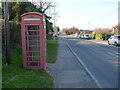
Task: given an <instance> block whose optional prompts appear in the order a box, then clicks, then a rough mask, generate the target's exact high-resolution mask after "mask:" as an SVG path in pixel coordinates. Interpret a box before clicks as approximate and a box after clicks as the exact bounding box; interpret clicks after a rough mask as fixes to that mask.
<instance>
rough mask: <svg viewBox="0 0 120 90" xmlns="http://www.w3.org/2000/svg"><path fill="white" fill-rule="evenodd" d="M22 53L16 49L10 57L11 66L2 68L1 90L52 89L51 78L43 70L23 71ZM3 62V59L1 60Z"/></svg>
mask: <svg viewBox="0 0 120 90" xmlns="http://www.w3.org/2000/svg"><path fill="white" fill-rule="evenodd" d="M21 53H22V51H21V49H20V48H19V49H16V51H15V52H14V53H12V55H11V65H10V66H5V62H3V68H2V78H3V82H2V87H3V88H52V87H53V85H54V84H53V78H52V77H51V76H50V75H49V74H48V73H47V72H45V71H44V70H30V69H24V68H23V66H22V54H21ZM3 61H5V58H3Z"/></svg>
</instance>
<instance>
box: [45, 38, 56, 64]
mask: <svg viewBox="0 0 120 90" xmlns="http://www.w3.org/2000/svg"><path fill="white" fill-rule="evenodd" d="M57 48H58V41H57V40H47V62H48V63H55V62H56V60H57V50H58V49H57Z"/></svg>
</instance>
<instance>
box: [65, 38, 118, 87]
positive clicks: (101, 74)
mask: <svg viewBox="0 0 120 90" xmlns="http://www.w3.org/2000/svg"><path fill="white" fill-rule="evenodd" d="M64 39H66V43H67V44H68V46H69V48H70V49H71V50H72V52H73V53H74V55H75V56H76V57H77V58H78V60H79V61H80V62H81V63H82V65H83V66H84V68H85V69H86V70H87V71H88V73H89V74H90V75H91V76H92V78H93V79H94V80H95V81H96V83H97V85H98V86H99V87H100V88H118V79H120V78H118V67H119V66H118V59H119V53H118V49H119V48H120V47H116V46H109V45H105V44H100V43H95V42H93V41H92V40H84V39H76V38H72V37H64Z"/></svg>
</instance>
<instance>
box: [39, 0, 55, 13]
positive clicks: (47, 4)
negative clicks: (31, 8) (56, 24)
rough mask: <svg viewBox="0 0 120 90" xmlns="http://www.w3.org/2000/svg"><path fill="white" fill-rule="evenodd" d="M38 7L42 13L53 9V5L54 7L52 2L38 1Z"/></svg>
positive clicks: (46, 0)
mask: <svg viewBox="0 0 120 90" xmlns="http://www.w3.org/2000/svg"><path fill="white" fill-rule="evenodd" d="M39 7H40V9H41V10H42V12H43V13H46V11H47V10H49V9H50V8H53V7H55V5H54V3H53V1H48V0H40V2H39Z"/></svg>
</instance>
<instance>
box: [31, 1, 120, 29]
mask: <svg viewBox="0 0 120 90" xmlns="http://www.w3.org/2000/svg"><path fill="white" fill-rule="evenodd" d="M33 1H36V2H37V1H38V0H33ZM49 1H50V0H49ZM52 1H55V2H56V12H57V13H58V16H59V17H56V25H57V26H59V27H60V28H61V29H63V28H71V27H73V26H74V27H76V28H78V29H83V30H85V29H89V30H93V29H95V28H112V27H113V26H115V25H117V23H118V2H119V1H120V0H52Z"/></svg>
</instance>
